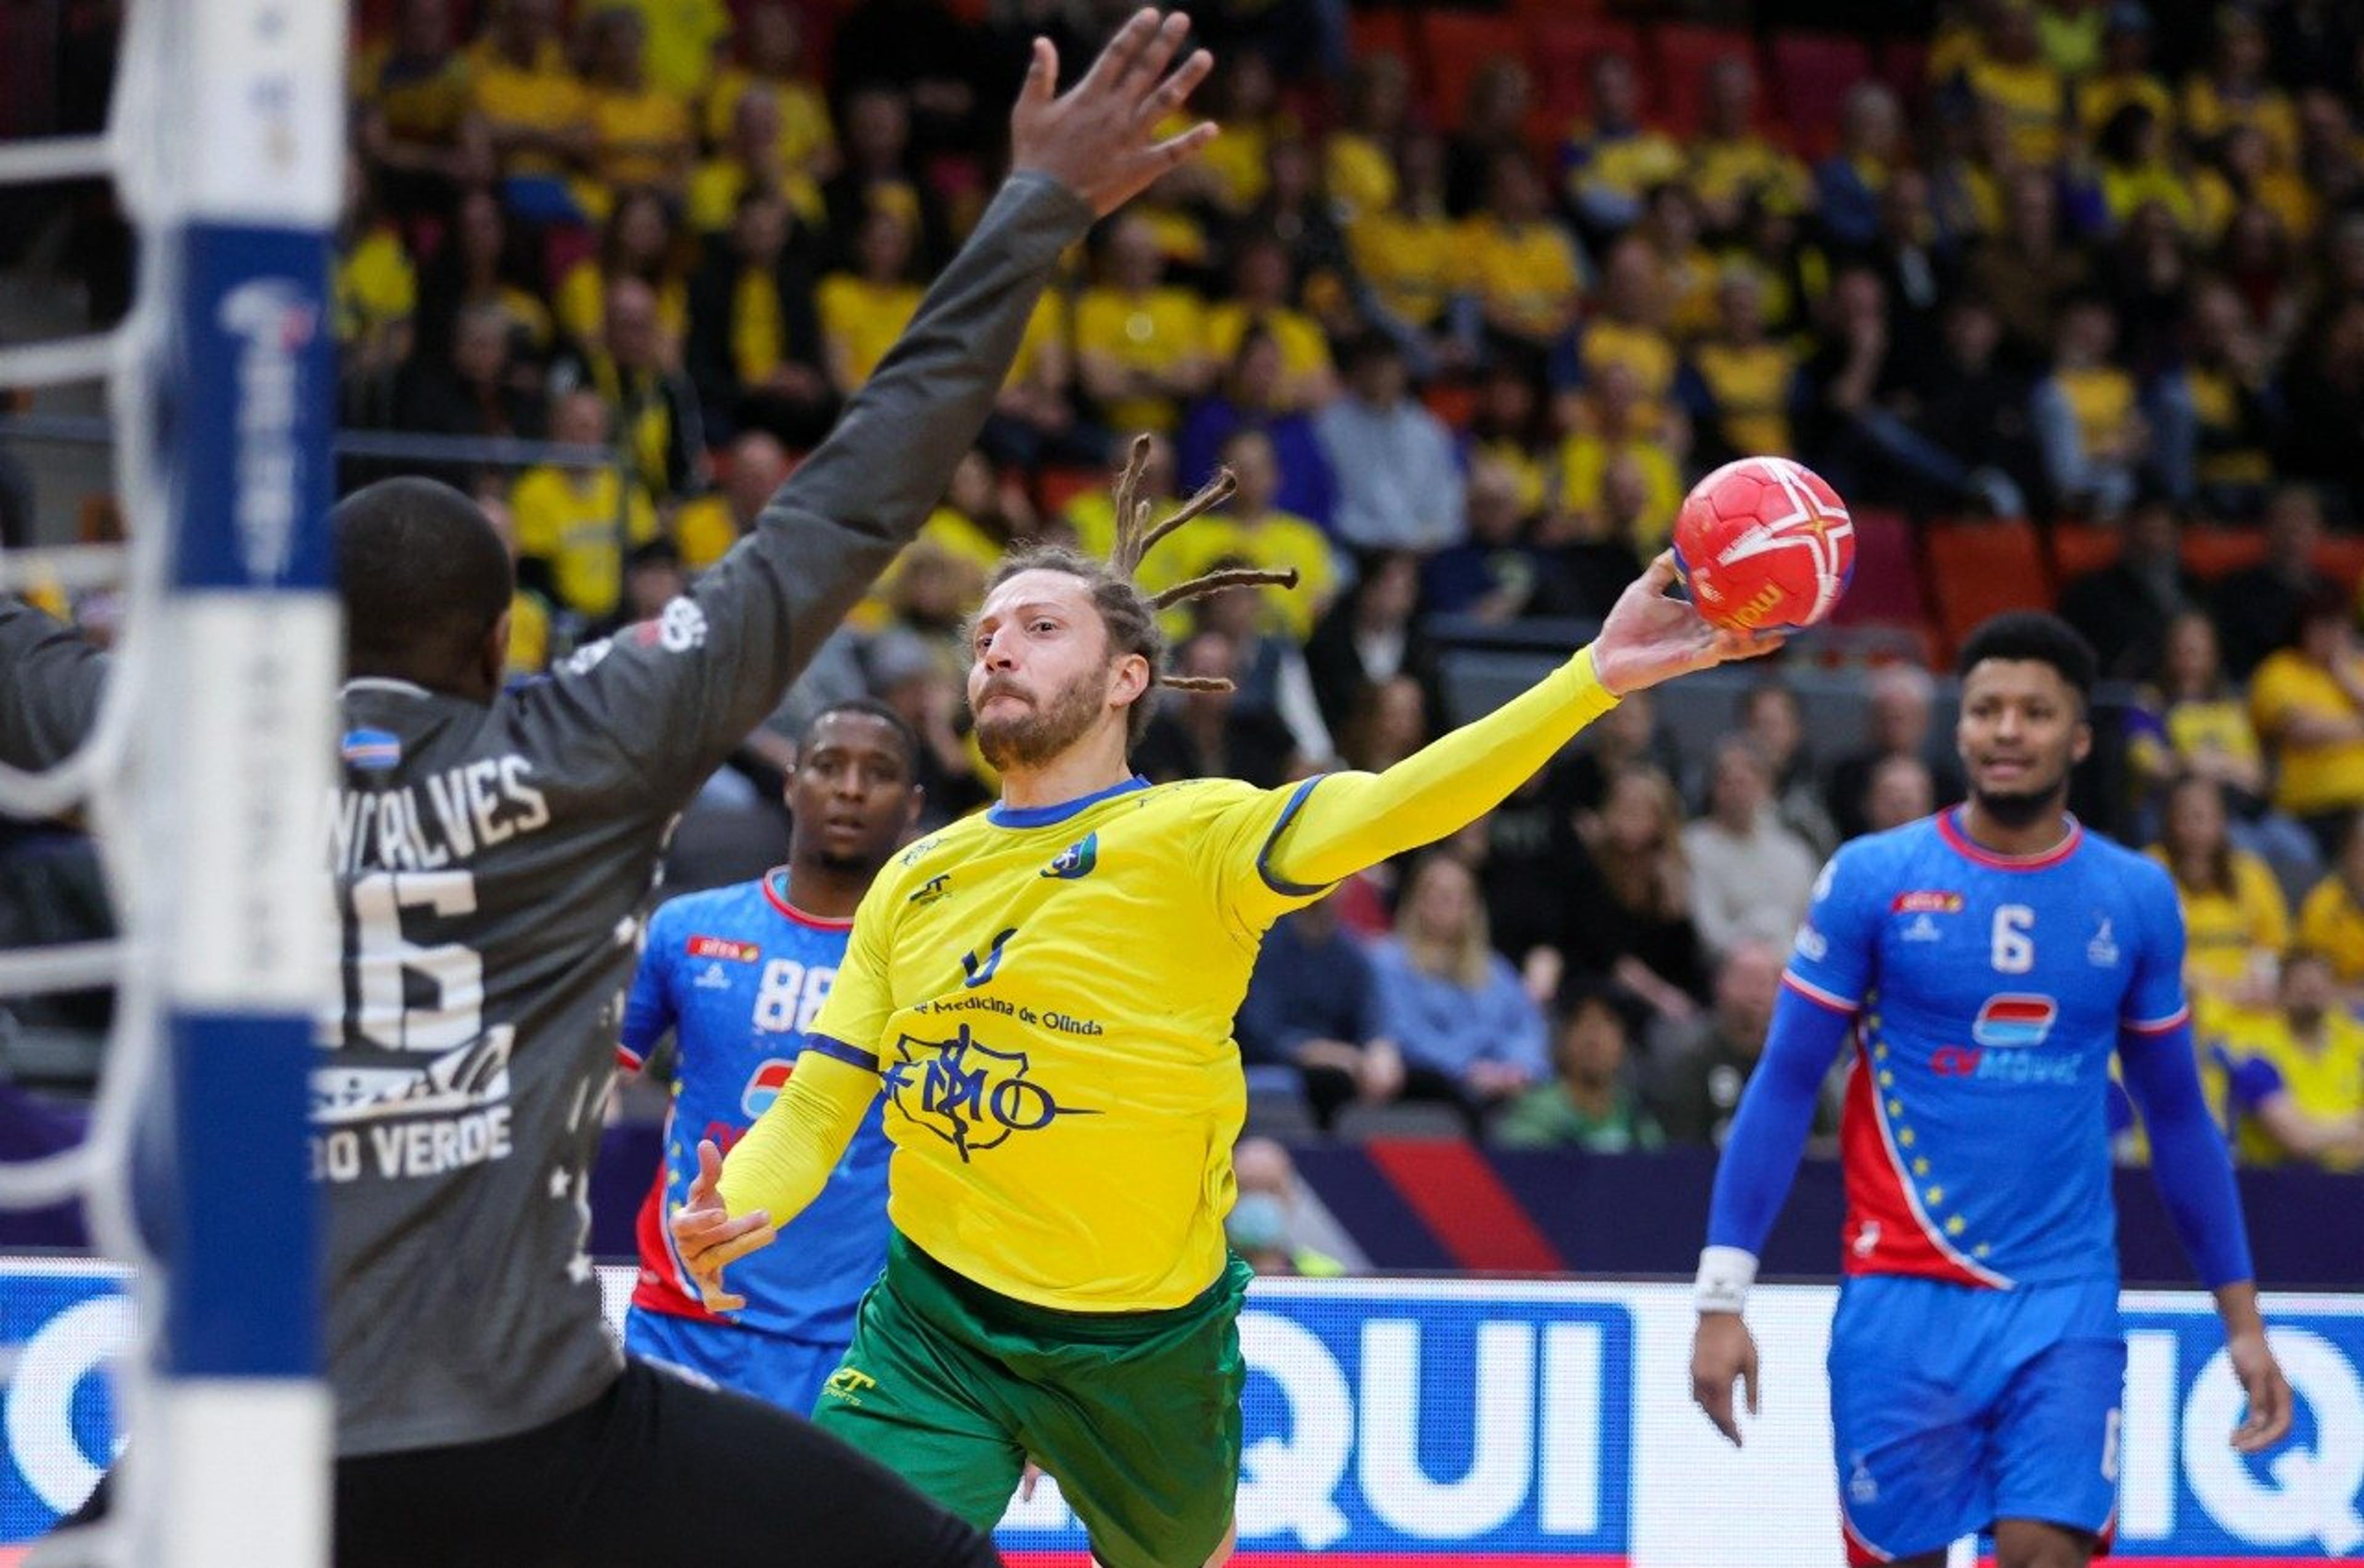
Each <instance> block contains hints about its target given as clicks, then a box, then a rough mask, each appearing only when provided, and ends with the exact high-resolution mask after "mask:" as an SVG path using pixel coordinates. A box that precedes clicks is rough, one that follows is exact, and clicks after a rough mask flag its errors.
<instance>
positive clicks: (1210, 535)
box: [1176, 430, 1338, 643]
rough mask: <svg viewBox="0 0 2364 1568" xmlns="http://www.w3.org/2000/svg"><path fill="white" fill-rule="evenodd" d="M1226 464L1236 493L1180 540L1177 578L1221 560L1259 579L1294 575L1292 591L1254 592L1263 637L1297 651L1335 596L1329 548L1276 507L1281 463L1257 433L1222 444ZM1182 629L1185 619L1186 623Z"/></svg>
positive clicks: (1310, 526)
mask: <svg viewBox="0 0 2364 1568" xmlns="http://www.w3.org/2000/svg"><path fill="white" fill-rule="evenodd" d="M1223 462H1224V464H1225V465H1226V466H1227V467H1229V468H1230V469H1231V471H1232V477H1233V478H1234V479H1236V480H1237V481H1238V488H1237V490H1235V491H1234V492H1233V493H1232V499H1231V501H1230V503H1229V504H1228V505H1226V506H1224V508H1223V510H1222V511H1221V512H1220V513H1218V514H1216V515H1215V516H1213V517H1209V518H1207V519H1206V520H1204V521H1202V522H1200V523H1198V524H1195V525H1193V526H1192V527H1191V528H1188V529H1186V530H1184V534H1183V535H1181V536H1177V539H1176V542H1184V541H1185V540H1187V542H1188V549H1187V550H1180V551H1177V552H1176V562H1177V566H1178V571H1177V573H1176V575H1177V578H1178V579H1188V578H1190V577H1195V576H1197V575H1198V574H1199V573H1201V572H1205V571H1208V570H1210V569H1211V568H1212V567H1213V566H1214V564H1215V562H1218V561H1221V560H1224V559H1226V558H1229V559H1233V560H1236V561H1240V562H1245V563H1246V564H1247V565H1249V566H1252V567H1254V568H1256V569H1258V570H1259V571H1266V572H1280V571H1294V572H1295V573H1297V586H1296V587H1295V588H1293V589H1281V588H1270V587H1266V588H1259V589H1257V590H1256V591H1255V593H1256V605H1257V608H1258V612H1259V613H1258V616H1257V621H1258V624H1259V625H1260V626H1261V627H1262V628H1263V629H1264V630H1266V631H1267V632H1272V633H1278V634H1284V635H1286V636H1288V638H1289V639H1291V640H1292V641H1295V642H1298V643H1302V642H1304V640H1305V639H1307V638H1308V637H1310V636H1311V635H1312V634H1313V623H1314V621H1315V620H1317V619H1318V618H1320V617H1321V614H1322V612H1323V611H1325V610H1327V609H1328V608H1329V607H1330V602H1331V600H1333V598H1335V597H1336V596H1337V592H1338V573H1337V567H1336V565H1335V563H1334V562H1333V560H1332V558H1331V553H1330V541H1329V539H1326V538H1324V537H1323V536H1322V532H1321V528H1319V527H1317V526H1316V525H1315V524H1314V523H1312V522H1311V521H1310V520H1309V519H1307V518H1304V517H1298V516H1296V515H1295V514H1293V513H1289V512H1284V511H1282V510H1280V508H1279V507H1277V506H1275V505H1274V504H1273V501H1274V497H1275V496H1277V495H1278V494H1279V492H1280V479H1281V474H1280V463H1279V462H1278V461H1277V459H1276V458H1275V457H1274V455H1273V450H1272V441H1271V440H1270V439H1269V438H1267V437H1266V435H1265V433H1264V432H1263V431H1261V430H1241V431H1239V432H1238V433H1237V434H1235V435H1233V436H1232V439H1230V440H1228V441H1225V442H1224V443H1223ZM1184 623H1185V625H1186V627H1187V623H1188V617H1187V616H1185V617H1184Z"/></svg>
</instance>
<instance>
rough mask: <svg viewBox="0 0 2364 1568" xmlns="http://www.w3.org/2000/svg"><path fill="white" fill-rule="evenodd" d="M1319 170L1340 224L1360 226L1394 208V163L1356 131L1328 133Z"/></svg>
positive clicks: (1384, 149)
mask: <svg viewBox="0 0 2364 1568" xmlns="http://www.w3.org/2000/svg"><path fill="white" fill-rule="evenodd" d="M1321 168H1322V172H1323V173H1324V174H1325V175H1327V179H1326V180H1325V181H1324V182H1323V183H1324V184H1325V185H1326V187H1327V188H1328V190H1329V192H1330V200H1331V202H1332V203H1333V205H1334V206H1336V207H1337V209H1338V214H1339V219H1340V221H1341V222H1344V223H1347V224H1355V223H1359V222H1361V221H1362V220H1363V219H1364V218H1366V217H1371V216H1372V215H1373V214H1376V213H1382V212H1385V211H1387V210H1388V208H1389V207H1391V206H1395V205H1396V165H1395V161H1394V160H1393V159H1391V158H1389V157H1388V150H1387V149H1386V148H1384V147H1382V146H1380V145H1379V144H1378V143H1377V142H1376V141H1373V140H1372V139H1370V138H1369V137H1367V136H1365V135H1363V134H1361V133H1360V132H1358V131H1351V130H1339V131H1333V132H1331V133H1330V139H1329V140H1328V141H1327V142H1325V143H1323V145H1322V149H1321Z"/></svg>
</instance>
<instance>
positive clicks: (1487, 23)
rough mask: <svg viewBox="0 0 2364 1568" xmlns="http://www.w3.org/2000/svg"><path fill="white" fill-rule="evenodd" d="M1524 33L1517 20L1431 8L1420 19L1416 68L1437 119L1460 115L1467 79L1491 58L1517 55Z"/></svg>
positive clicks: (1466, 93) (1446, 119) (1467, 94)
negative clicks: (1424, 80) (1423, 82)
mask: <svg viewBox="0 0 2364 1568" xmlns="http://www.w3.org/2000/svg"><path fill="white" fill-rule="evenodd" d="M1525 44H1526V38H1525V34H1524V32H1523V30H1522V28H1520V26H1519V24H1518V22H1517V20H1516V19H1515V18H1513V17H1500V16H1489V15H1486V14H1483V13H1478V12H1468V11H1429V12H1424V13H1422V16H1421V18H1420V51H1419V60H1418V62H1417V63H1418V67H1419V69H1420V70H1421V71H1422V72H1423V73H1424V75H1425V77H1426V80H1427V84H1428V102H1429V105H1430V107H1431V109H1432V111H1433V113H1434V114H1435V115H1436V117H1438V119H1439V120H1440V122H1443V123H1450V122H1452V121H1454V120H1456V119H1458V118H1459V117H1460V115H1461V106H1462V105H1464V104H1465V103H1466V102H1468V99H1469V83H1471V82H1472V81H1474V80H1475V79H1476V78H1477V75H1478V72H1479V71H1481V70H1483V69H1484V68H1485V66H1486V62H1487V61H1490V60H1496V59H1500V58H1503V57H1508V58H1510V59H1512V60H1516V59H1518V58H1519V57H1520V56H1521V55H1522V53H1523V52H1524V50H1525Z"/></svg>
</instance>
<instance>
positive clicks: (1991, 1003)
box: [1970, 995, 2060, 1050]
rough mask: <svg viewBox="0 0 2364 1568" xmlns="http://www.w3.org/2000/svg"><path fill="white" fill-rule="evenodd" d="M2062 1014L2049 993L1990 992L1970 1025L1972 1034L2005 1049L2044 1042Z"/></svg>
mask: <svg viewBox="0 0 2364 1568" xmlns="http://www.w3.org/2000/svg"><path fill="white" fill-rule="evenodd" d="M2059 1017H2060V1004H2059V1003H2057V1002H2055V1001H2054V1000H2053V999H2052V998H2051V997H2049V996H2012V995H2004V996H1990V997H1989V998H1987V1004H1986V1006H1983V1007H1980V1008H1979V1016H1978V1020H1977V1021H1976V1022H1975V1023H1973V1024H1972V1025H1971V1026H1970V1038H1971V1039H1972V1040H1977V1041H1978V1042H1979V1044H1980V1045H1983V1046H1988V1047H1990V1048H1995V1049H2002V1050H2009V1049H2013V1048H2024V1047H2027V1046H2032V1045H2042V1044H2043V1043H2044V1041H2045V1038H2046V1036H2048V1035H2049V1034H2051V1032H2052V1026H2053V1024H2054V1022H2055V1021H2057V1019H2058V1018H2059Z"/></svg>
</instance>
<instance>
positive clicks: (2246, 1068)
mask: <svg viewBox="0 0 2364 1568" xmlns="http://www.w3.org/2000/svg"><path fill="white" fill-rule="evenodd" d="M2223 1060H2224V1062H2225V1083H2226V1084H2228V1085H2229V1086H2230V1087H2231V1089H2232V1099H2233V1108H2234V1109H2236V1110H2238V1111H2242V1112H2249V1111H2254V1110H2256V1109H2257V1108H2258V1106H2262V1105H2264V1104H2265V1103H2266V1102H2267V1101H2268V1100H2270V1099H2272V1098H2273V1097H2274V1096H2275V1095H2279V1094H2280V1093H2282V1091H2283V1090H2284V1089H2286V1088H2288V1087H2289V1085H2288V1084H2285V1083H2284V1082H2283V1081H2282V1070H2281V1069H2280V1068H2279V1067H2277V1066H2275V1065H2274V1064H2273V1063H2272V1062H2269V1061H2267V1060H2266V1059H2265V1058H2264V1057H2262V1056H2240V1057H2235V1056H2226V1057H2225V1058H2223Z"/></svg>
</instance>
